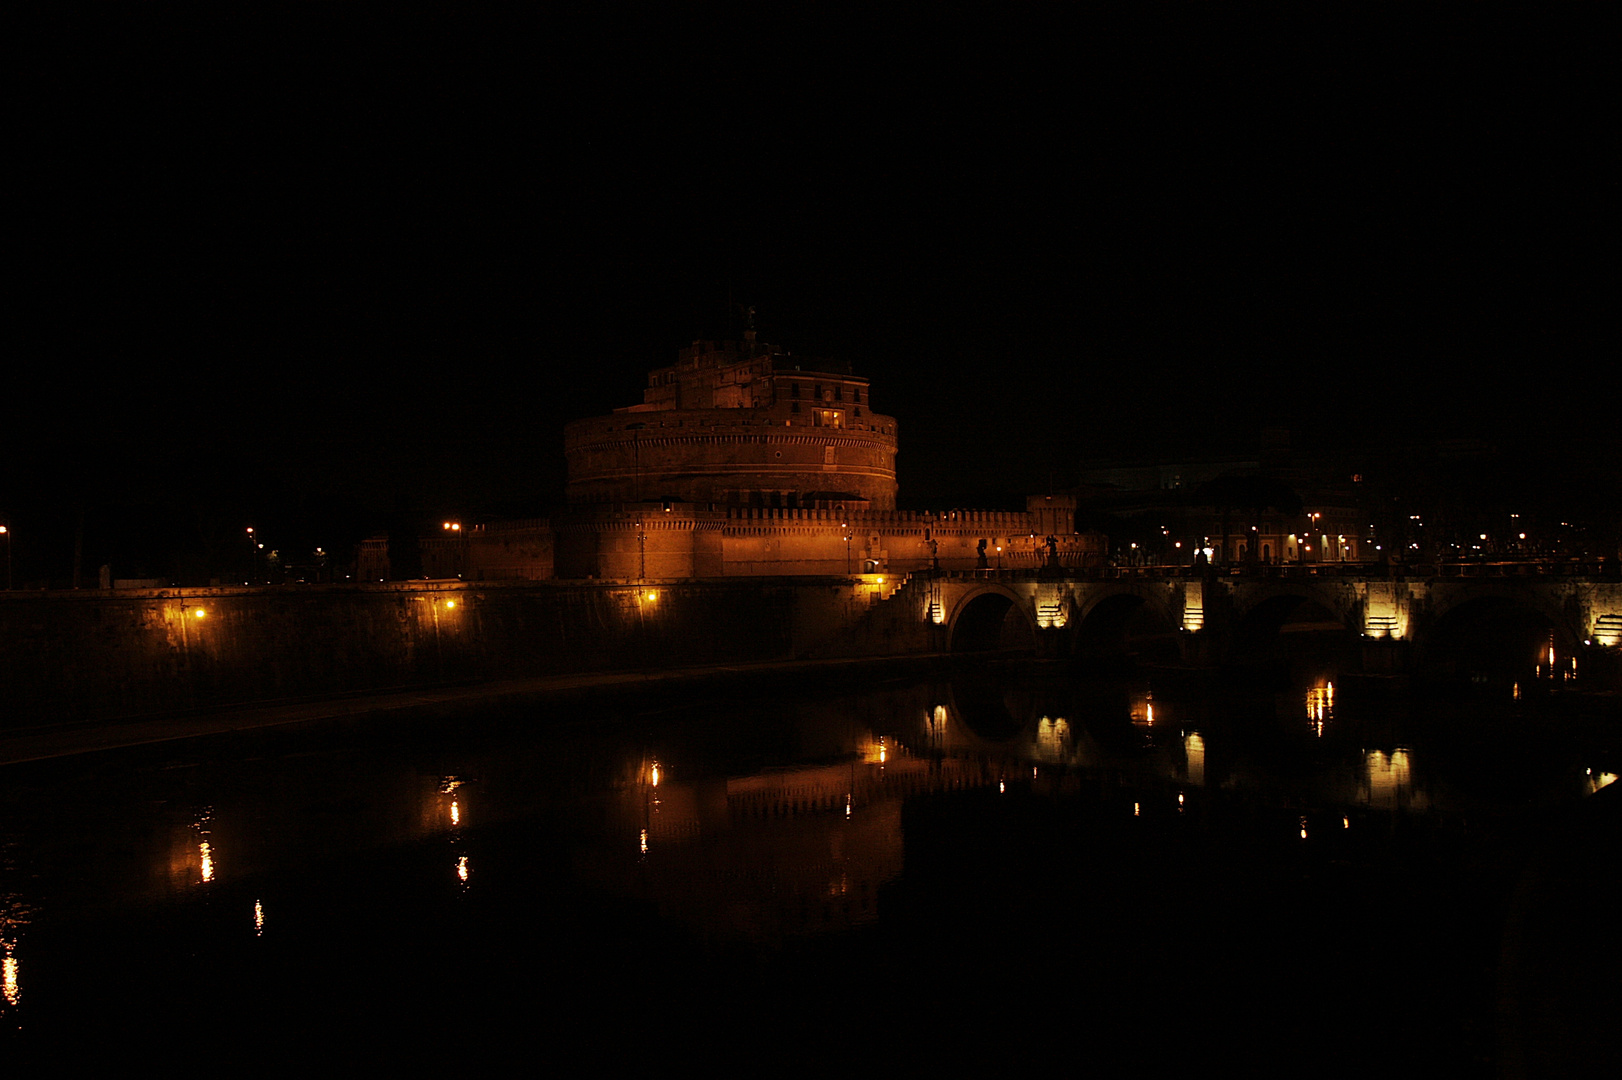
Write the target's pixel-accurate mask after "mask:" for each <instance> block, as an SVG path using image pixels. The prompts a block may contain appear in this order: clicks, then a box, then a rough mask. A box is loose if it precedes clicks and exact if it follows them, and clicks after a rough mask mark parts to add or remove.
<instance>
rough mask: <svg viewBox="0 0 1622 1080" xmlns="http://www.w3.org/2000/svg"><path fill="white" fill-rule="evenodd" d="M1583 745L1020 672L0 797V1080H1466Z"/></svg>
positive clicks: (342, 741)
mask: <svg viewBox="0 0 1622 1080" xmlns="http://www.w3.org/2000/svg"><path fill="white" fill-rule="evenodd" d="M1616 737H1617V731H1616V723H1615V717H1614V713H1609V712H1607V711H1606V710H1605V709H1603V708H1601V709H1598V710H1596V709H1592V708H1588V707H1586V706H1582V705H1577V706H1573V705H1572V704H1571V700H1570V699H1569V697H1568V698H1562V697H1560V696H1558V695H1551V694H1548V693H1546V692H1543V691H1542V690H1541V689H1540V688H1538V687H1536V686H1532V687H1530V688H1529V689H1528V690H1527V691H1526V692H1524V693H1523V692H1522V691H1521V689H1520V688H1519V687H1517V688H1516V689H1515V691H1514V693H1513V694H1502V693H1496V692H1494V693H1490V694H1489V693H1485V692H1483V693H1482V694H1481V695H1480V696H1470V695H1469V694H1463V695H1462V696H1454V697H1443V698H1439V699H1420V698H1414V697H1411V696H1409V695H1407V694H1406V693H1402V694H1397V693H1393V692H1391V691H1389V690H1387V689H1383V688H1382V687H1381V686H1379V685H1378V684H1356V685H1349V686H1345V687H1336V688H1334V689H1333V690H1331V689H1330V688H1329V687H1327V686H1324V685H1318V684H1313V685H1303V686H1297V687H1294V688H1291V689H1281V690H1278V691H1277V692H1273V691H1269V692H1267V693H1265V694H1258V693H1256V692H1255V691H1254V690H1253V689H1249V688H1238V687H1234V686H1231V685H1215V684H1212V683H1209V682H1201V683H1191V682H1188V681H1186V680H1184V681H1167V680H1162V681H1160V682H1157V683H1155V684H1154V685H1153V686H1151V683H1150V681H1149V680H1147V679H1136V680H1102V679H1085V678H1081V677H1078V676H1075V675H1073V674H1069V673H1062V674H1054V673H1053V672H1052V671H1050V670H1048V669H1040V668H1034V667H1029V666H1025V667H1007V668H987V669H982V670H979V671H977V672H975V673H963V674H960V675H958V676H957V677H954V678H951V679H947V678H944V677H943V678H941V679H938V680H934V681H925V682H916V683H900V682H896V683H884V684H880V685H873V686H866V687H861V688H859V689H852V688H850V687H846V688H844V689H843V690H835V689H829V690H828V691H826V692H820V693H819V692H814V691H808V690H807V689H806V688H805V687H804V686H803V685H796V686H792V687H785V688H784V690H783V692H782V693H781V695H764V696H761V695H755V696H752V697H751V698H750V699H749V700H729V699H727V698H726V697H724V696H723V697H718V698H716V699H714V700H707V701H701V702H695V701H682V702H670V703H666V702H659V701H656V700H647V699H642V700H634V699H630V700H628V699H616V700H613V701H609V702H606V703H604V704H601V705H596V706H589V705H581V704H578V703H577V704H572V705H568V706H559V705H538V706H535V707H533V708H529V709H515V708H507V709H503V710H501V711H489V710H486V711H482V712H479V711H472V710H467V711H462V712H451V713H446V714H441V715H433V716H425V715H419V716H415V717H412V718H410V719H401V718H400V717H398V716H396V717H391V718H386V717H378V718H373V719H369V720H353V721H346V722H344V723H342V724H329V725H323V726H318V727H307V728H302V729H298V730H285V729H276V730H270V731H263V732H258V733H248V734H237V735H229V736H219V737H214V738H209V739H198V740H191V741H188V742H184V743H172V744H167V745H162V746H154V747H146V748H141V749H135V750H125V751H118V752H113V753H104V754H97V755H89V756H84V757H79V758H73V759H63V760H58V761H54V762H45V763H36V764H31V765H23V766H11V767H8V768H6V769H5V770H3V771H0V785H3V786H0V811H3V814H4V816H3V818H0V943H3V946H4V963H5V968H4V984H3V996H0V1039H3V1040H4V1045H3V1048H0V1049H3V1052H4V1054H5V1059H4V1060H7V1061H11V1062H20V1063H29V1064H35V1065H50V1064H53V1063H54V1064H66V1063H68V1062H70V1061H73V1060H76V1059H79V1058H86V1057H88V1058H105V1059H107V1060H114V1059H119V1060H124V1061H136V1060H152V1061H155V1062H161V1064H162V1067H163V1068H164V1070H165V1071H180V1072H185V1073H190V1072H222V1073H229V1074H233V1075H236V1074H241V1073H244V1072H254V1071H258V1070H261V1069H263V1070H265V1071H270V1070H276V1071H280V1070H282V1069H286V1068H301V1067H316V1066H326V1065H332V1064H340V1063H348V1064H354V1065H362V1066H364V1065H368V1064H383V1063H386V1064H394V1065H406V1066H422V1067H428V1066H435V1067H438V1066H441V1065H443V1066H446V1067H459V1066H467V1065H480V1066H486V1067H487V1066H490V1065H497V1066H500V1065H503V1064H509V1063H511V1062H512V1061H513V1060H515V1058H517V1057H519V1056H521V1058H522V1060H523V1061H524V1062H526V1063H527V1064H526V1067H531V1066H540V1065H543V1064H547V1063H550V1065H551V1066H554V1067H557V1068H563V1069H568V1070H570V1071H573V1070H576V1069H583V1068H592V1069H598V1068H601V1069H612V1070H618V1069H622V1068H636V1067H644V1068H660V1069H675V1068H678V1067H679V1068H680V1069H681V1070H682V1071H683V1072H686V1071H693V1070H694V1069H714V1068H722V1067H734V1066H736V1067H746V1068H750V1069H757V1068H788V1067H791V1066H793V1067H799V1066H807V1065H819V1066H824V1067H827V1066H832V1067H838V1068H841V1069H844V1070H847V1071H851V1072H856V1073H861V1074H867V1073H870V1072H872V1071H874V1070H876V1069H878V1068H881V1067H895V1066H903V1067H911V1068H948V1069H955V1068H959V1067H966V1066H968V1065H970V1064H975V1065H980V1064H984V1065H988V1066H995V1067H1003V1068H1006V1067H1009V1066H1019V1065H1026V1064H1029V1065H1039V1066H1048V1067H1062V1068H1067V1069H1072V1068H1074V1069H1084V1070H1102V1071H1106V1072H1108V1073H1111V1074H1113V1073H1114V1072H1116V1071H1120V1070H1126V1071H1132V1072H1136V1073H1146V1074H1150V1075H1161V1074H1169V1073H1174V1072H1175V1073H1183V1072H1187V1071H1190V1070H1196V1071H1204V1070H1213V1069H1218V1068H1220V1069H1223V1070H1227V1069H1229V1068H1235V1069H1238V1070H1240V1071H1243V1072H1244V1073H1245V1074H1246V1075H1353V1074H1367V1073H1382V1074H1385V1075H1433V1076H1456V1075H1481V1076H1491V1075H1494V1074H1495V1073H1496V1072H1498V1071H1500V1069H1501V1067H1502V1056H1503V1050H1502V1047H1501V1042H1502V1032H1501V1031H1500V1021H1501V1019H1502V1013H1503V1003H1502V1001H1501V998H1502V997H1503V986H1504V979H1505V971H1504V955H1505V947H1506V946H1505V942H1506V936H1505V927H1506V925H1507V924H1508V923H1511V922H1513V915H1514V912H1513V907H1514V897H1515V895H1516V888H1517V883H1518V882H1520V881H1521V880H1522V878H1523V870H1524V867H1525V866H1526V863H1527V859H1528V858H1529V856H1530V855H1531V854H1532V853H1533V852H1535V851H1536V850H1537V848H1538V846H1539V845H1540V844H1541V843H1543V842H1544V840H1545V839H1546V838H1547V836H1548V835H1549V832H1550V831H1551V830H1559V829H1561V828H1564V825H1563V822H1564V821H1565V820H1566V815H1569V814H1570V813H1571V810H1572V808H1573V807H1575V806H1576V805H1577V804H1578V803H1579V802H1580V800H1582V799H1583V797H1584V796H1585V795H1587V794H1589V793H1591V792H1593V791H1594V790H1596V789H1598V788H1599V787H1602V786H1603V785H1604V784H1606V783H1608V782H1609V780H1610V779H1613V778H1614V773H1615V772H1616V770H1617V759H1616V756H1615V755H1616V753H1617V745H1616ZM1615 854H1616V853H1615V852H1614V851H1612V852H1603V853H1596V857H1601V858H1607V859H1610V860H1612V861H1614V859H1615Z"/></svg>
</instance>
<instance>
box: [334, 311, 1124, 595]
mask: <svg viewBox="0 0 1622 1080" xmlns="http://www.w3.org/2000/svg"><path fill="white" fill-rule="evenodd" d="M838 367H839V365H835V364H819V365H816V366H815V368H811V367H802V366H801V365H800V364H798V363H795V362H793V361H792V360H791V358H790V356H789V354H787V353H786V352H784V351H782V350H780V349H776V348H773V347H772V346H769V345H766V344H763V343H761V342H758V341H756V339H755V333H754V331H753V330H748V331H745V333H744V339H743V340H742V341H695V342H694V343H693V344H692V345H691V346H690V347H688V348H685V349H682V350H681V351H680V353H679V354H678V356H677V361H676V363H675V364H674V365H671V366H669V367H661V368H656V369H654V370H653V371H652V372H650V373H649V375H648V381H647V387H646V389H645V390H644V391H643V394H642V401H641V402H640V403H638V404H635V405H629V406H626V407H624V408H620V409H616V410H614V412H613V413H611V414H609V415H608V416H597V417H590V418H587V419H582V420H576V421H573V422H572V423H570V424H568V425H567V426H566V427H565V429H564V454H565V458H566V461H567V464H568V481H567V498H568V504H567V506H566V507H564V508H563V509H562V510H560V511H559V512H557V513H556V514H554V515H553V517H552V518H550V519H548V520H534V521H524V522H498V523H492V524H488V525H482V526H473V527H471V528H468V529H461V528H454V529H453V528H452V523H448V522H447V523H446V527H445V529H444V530H443V532H442V534H441V535H438V536H433V537H429V538H425V539H424V540H423V541H422V544H421V554H422V569H423V573H424V574H425V576H427V577H443V578H450V577H461V578H465V579H468V580H501V579H528V580H536V579H546V578H562V579H575V580H583V579H598V580H644V579H662V580H670V579H682V578H720V577H764V576H783V575H790V576H799V575H828V576H845V577H849V576H852V575H857V574H866V575H880V576H883V575H904V574H907V573H912V572H916V571H920V570H928V569H941V570H972V569H977V568H982V569H992V568H1003V569H1014V568H1020V567H1026V568H1031V569H1034V568H1037V567H1039V566H1042V565H1052V564H1061V565H1065V566H1082V565H1096V564H1098V563H1101V562H1102V560H1103V557H1104V538H1103V537H1101V536H1097V535H1094V534H1080V533H1077V532H1076V529H1075V500H1074V499H1073V498H1072V497H1069V496H1032V497H1030V499H1029V500H1027V509H1026V510H1025V511H1017V512H1005V511H989V510H959V509H952V510H941V511H935V512H930V511H912V510H897V509H896V493H897V484H896V472H895V458H896V448H897V426H896V421H895V418H894V417H892V416H888V415H886V414H883V413H880V412H876V411H874V408H873V400H872V391H871V387H870V386H869V384H868V380H867V379H865V378H862V377H860V376H857V375H854V374H852V373H851V372H850V371H848V370H844V371H841V370H838ZM357 570H358V573H357V576H358V577H360V578H361V579H362V580H368V579H371V580H375V579H377V578H383V577H388V576H389V573H388V562H387V547H386V543H385V542H384V541H382V540H372V541H368V542H367V544H366V545H363V548H362V551H361V555H360V558H359V560H358V567H357Z"/></svg>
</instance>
